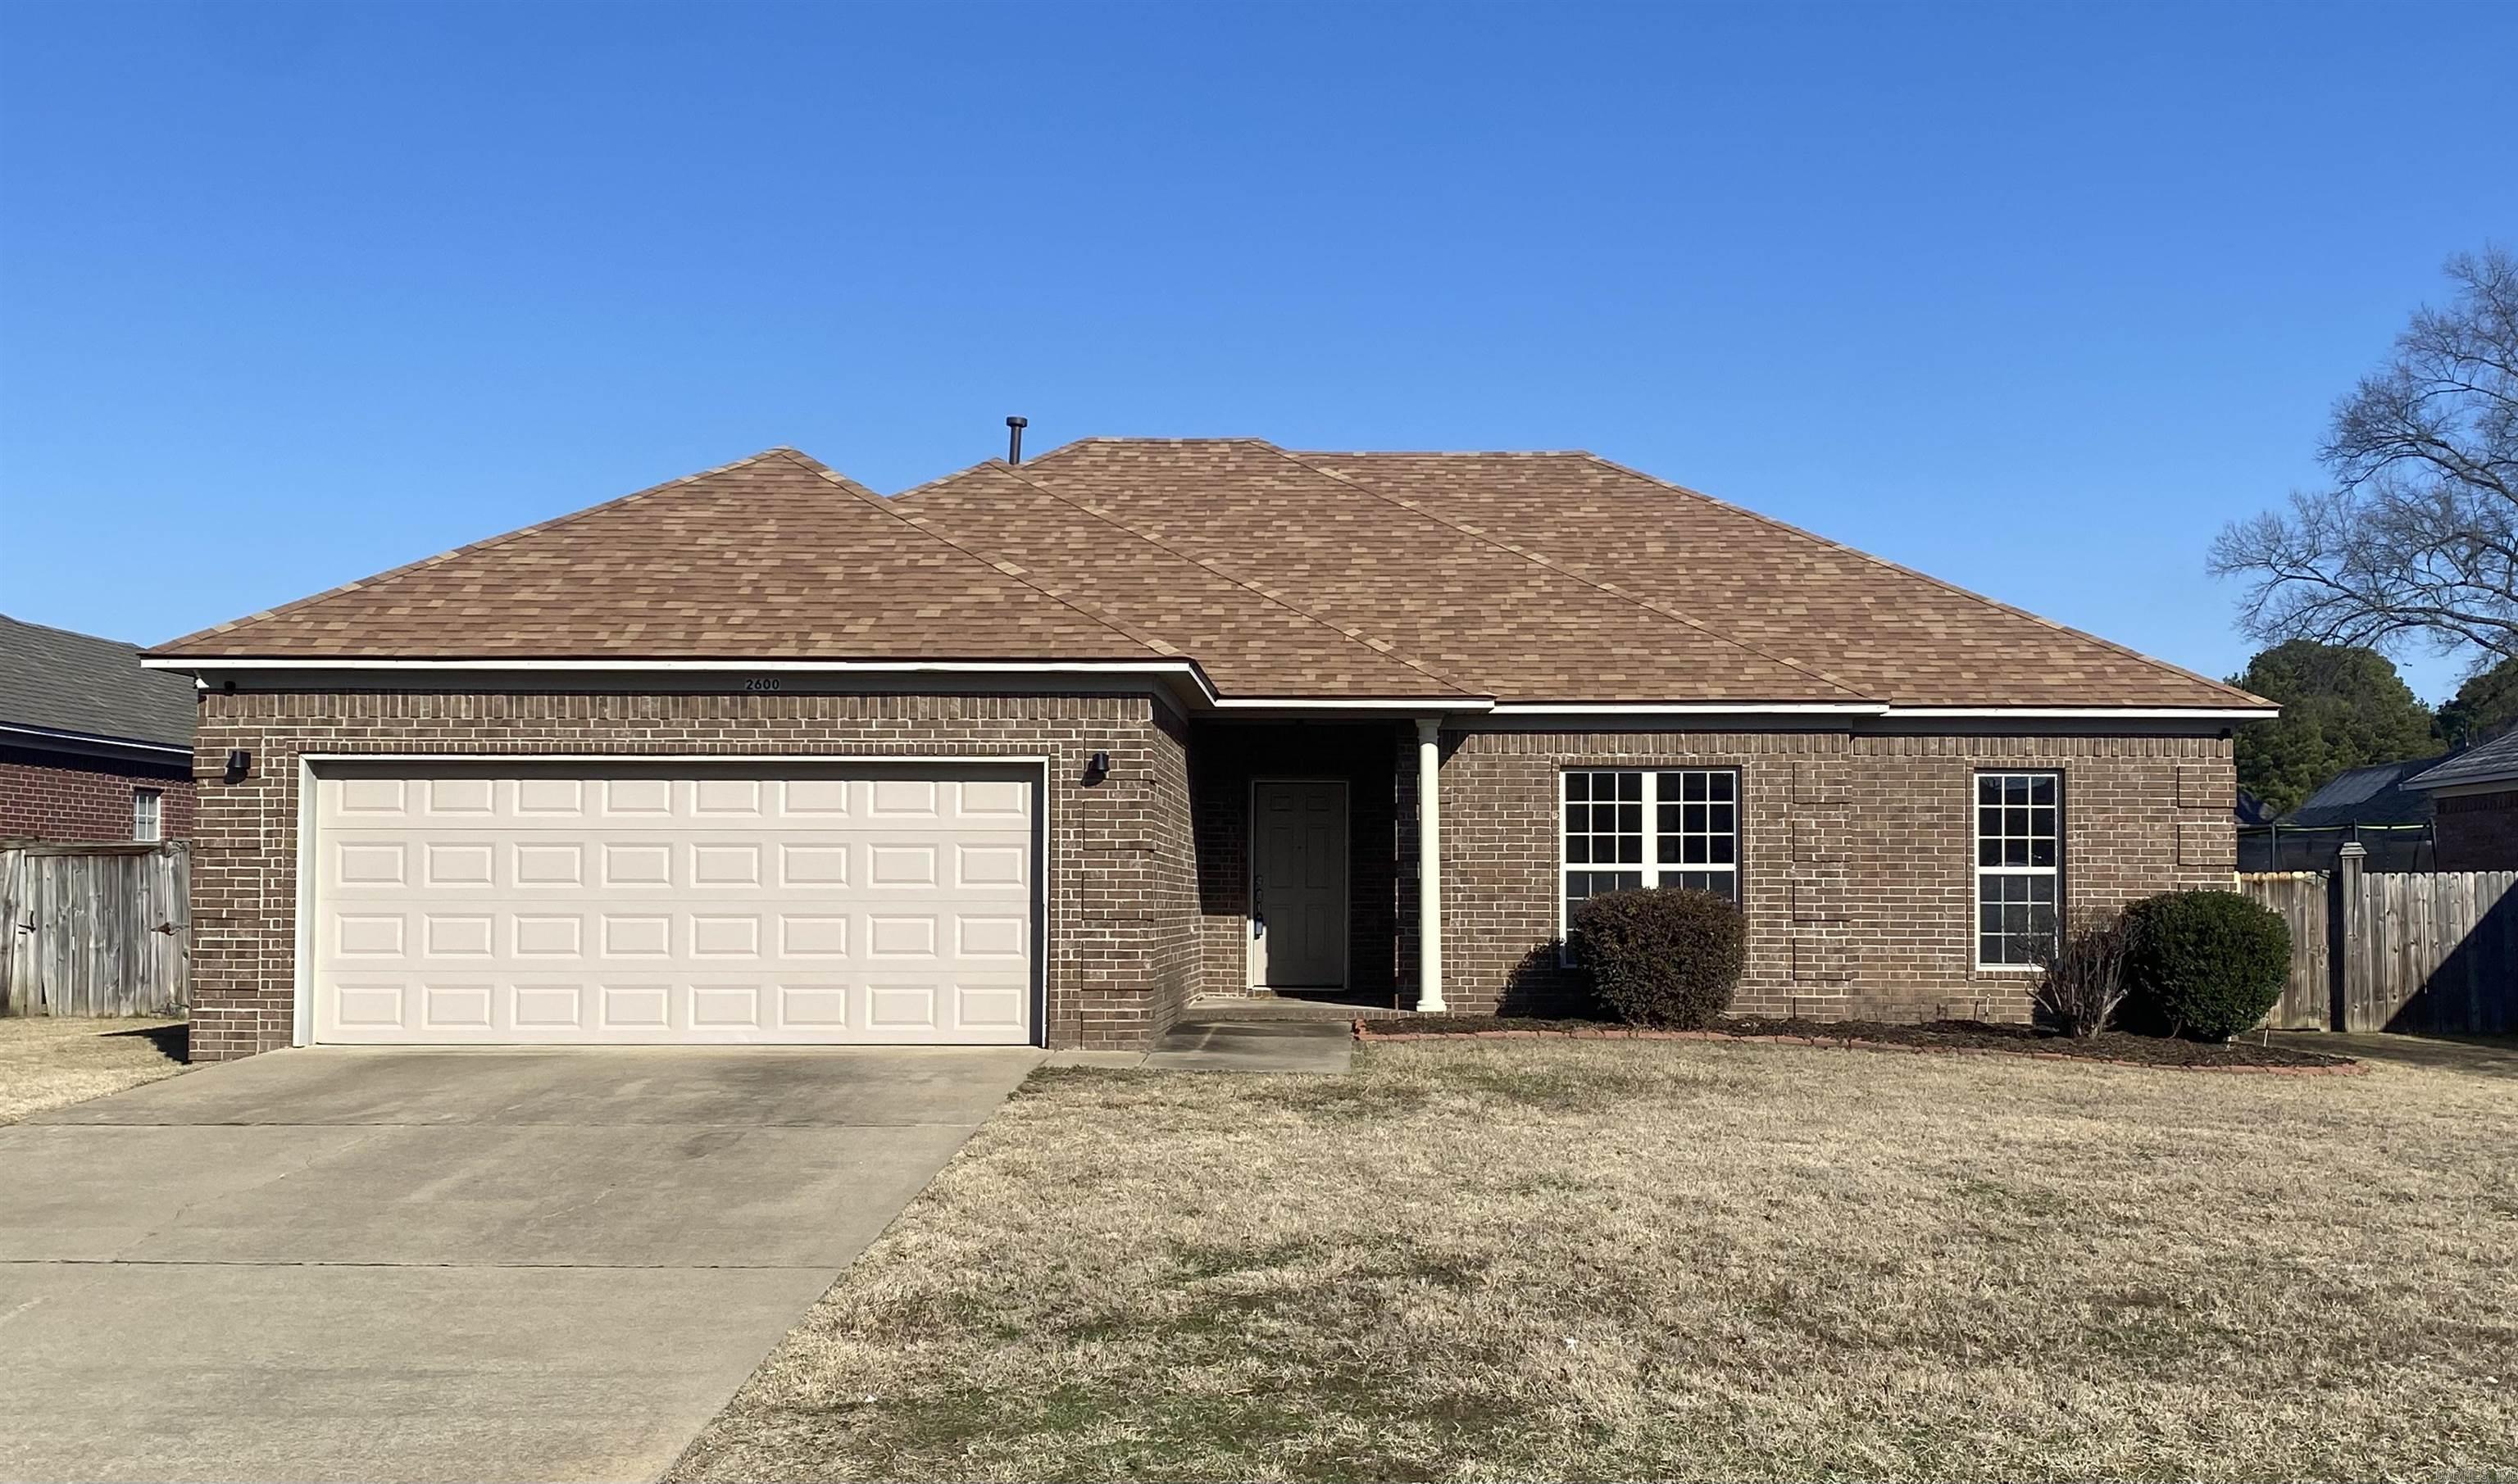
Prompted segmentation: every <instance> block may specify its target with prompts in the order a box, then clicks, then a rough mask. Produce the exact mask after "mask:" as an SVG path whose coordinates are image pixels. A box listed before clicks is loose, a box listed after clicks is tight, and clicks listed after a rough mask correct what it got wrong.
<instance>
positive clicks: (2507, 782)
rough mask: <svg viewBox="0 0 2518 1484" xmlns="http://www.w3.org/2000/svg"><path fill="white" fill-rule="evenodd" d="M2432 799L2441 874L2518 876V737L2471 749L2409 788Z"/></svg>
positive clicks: (2413, 781) (2504, 737)
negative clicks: (2489, 872) (2515, 873)
mask: <svg viewBox="0 0 2518 1484" xmlns="http://www.w3.org/2000/svg"><path fill="white" fill-rule="evenodd" d="M2405 786H2406V787H2408V788H2410V789H2416V790H2418V791H2420V792H2423V793H2427V794H2429V795H2430V799H2431V808H2432V816H2431V828H2432V832H2433V838H2434V839H2435V840H2436V842H2437V854H2438V864H2437V866H2436V868H2435V869H2439V870H2518V732H2508V733H2504V734H2503V735H2501V736H2500V737H2497V738H2496V739H2494V740H2493V741H2491V742H2485V743H2484V744H2482V745H2481V746H2479V747H2469V748H2467V749H2466V750H2465V751H2463V752H2459V753H2457V754H2456V755H2455V756H2453V757H2451V758H2449V759H2448V760H2447V761H2445V762H2443V763H2441V764H2440V765H2439V766H2438V767H2435V768H2432V769H2430V770H2428V771H2427V772H2424V773H2421V774H2418V775H2416V776H2415V777H2414V778H2412V779H2411V780H2410V781H2409V782H2408V783H2407V784H2406V785H2405Z"/></svg>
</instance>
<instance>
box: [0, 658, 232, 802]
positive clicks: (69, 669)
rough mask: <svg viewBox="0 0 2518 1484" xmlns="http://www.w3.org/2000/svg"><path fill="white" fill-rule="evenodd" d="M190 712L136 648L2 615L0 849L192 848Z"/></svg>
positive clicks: (178, 685) (175, 684) (181, 693)
mask: <svg viewBox="0 0 2518 1484" xmlns="http://www.w3.org/2000/svg"><path fill="white" fill-rule="evenodd" d="M195 709H196V708H195V703H194V690H193V682H192V681H191V680H189V679H187V678H186V677H184V676H182V675H175V674H168V673H166V672H164V671H160V670H151V669H144V668H143V667H142V666H141V663H140V651H139V650H138V649H137V648H135V647H134V646H131V645H128V644H118V643H116V642H114V641H113V640H111V639H99V638H96V637H95V636H93V635H89V634H74V633H71V632H70V631H69V630H67V629H58V628H47V627H46V626H44V625H43V624H40V623H22V622H20V621H19V620H17V619H15V618H11V617H8V616H6V615H0V839H38V840H70V841H85V840H156V839H167V840H181V839H188V838H190V837H191V835H192V832H193V720H194V716H195Z"/></svg>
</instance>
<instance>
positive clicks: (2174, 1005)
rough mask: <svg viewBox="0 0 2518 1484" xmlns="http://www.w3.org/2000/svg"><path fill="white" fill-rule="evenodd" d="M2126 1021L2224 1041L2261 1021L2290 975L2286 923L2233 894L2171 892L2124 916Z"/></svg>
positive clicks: (2171, 1033)
mask: <svg viewBox="0 0 2518 1484" xmlns="http://www.w3.org/2000/svg"><path fill="white" fill-rule="evenodd" d="M2125 924H2126V926H2127V927H2128V928H2130V929H2131V930H2132V933H2133V944H2132V948H2131V952H2130V957H2129V960H2128V962H2127V964H2126V969H2127V973H2126V979H2127V981H2128V982H2129V985H2130V987H2131V992H2132V997H2131V1000H2130V1002H2129V1009H2130V1010H2131V1012H2132V1015H2131V1018H2132V1019H2133V1020H2134V1022H2135V1023H2136V1024H2137V1025H2139V1026H2141V1027H2142V1028H2143V1029H2145V1030H2149V1031H2151V1032H2154V1033H2156V1034H2161V1035H2167V1036H2184V1037H2190V1038H2192V1039H2195V1040H2228V1039H2230V1038H2231V1037H2233V1036H2236V1035H2237V1034H2238V1033H2239V1032H2241V1031H2243V1030H2246V1029H2247V1028H2248V1027H2249V1026H2252V1025H2254V1024H2255V1023H2256V1022H2257V1021H2260V1020H2262V1019H2264V1018H2265V1012H2266V1011H2268V1010H2270V1009H2272V1008H2273V1007H2274V1002H2275V1001H2276V1000H2279V998H2281V992H2282V981H2283V980H2284V979H2286V978H2288V977H2289V974H2290V925H2289V924H2288V923H2285V922H2284V921H2282V919H2281V914H2280V913H2279V912H2275V911H2274V910H2273V909H2271V908H2269V907H2266V906H2264V905H2263V904H2262V903H2259V902H2250V901H2248V900H2247V899H2246V898H2244V897H2241V896H2239V895H2238V894H2237V893H2236V892H2227V891H2172V892H2163V893H2161V894H2160V895H2158V896H2156V897H2146V898H2144V899H2143V900H2141V901H2139V902H2136V903H2135V904H2134V905H2133V906H2132V907H2130V908H2128V909H2126V911H2125Z"/></svg>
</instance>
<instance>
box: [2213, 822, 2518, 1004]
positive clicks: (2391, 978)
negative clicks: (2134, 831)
mask: <svg viewBox="0 0 2518 1484" xmlns="http://www.w3.org/2000/svg"><path fill="white" fill-rule="evenodd" d="M2363 861H2364V858H2363V856H2362V855H2361V854H2360V852H2359V850H2358V848H2357V847H2353V846H2346V847H2344V850H2343V854H2342V856H2341V858H2340V860H2339V861H2338V862H2337V865H2336V869H2334V870H2332V871H2322V870H2295V871H2267V872H2262V873H2250V874H2241V875H2240V876H2239V877H2238V890H2239V891H2240V892H2242V893H2244V894H2245V895H2247V896H2250V897H2253V898H2254V899H2255V900H2257V901H2259V902H2262V903H2264V904H2265V905H2266V906H2267V907H2270V908H2272V909H2273V910H2274V911H2276V912H2279V913H2281V914H2282V918H2283V920H2284V921H2286V922H2288V923H2289V924H2290V942H2291V957H2290V982H2289V983H2288V984H2287V985H2285V986H2284V987H2283V990H2282V997H2281V1002H2280V1003H2279V1004H2277V1005H2275V1006H2274V1010H2273V1013H2272V1015H2271V1016H2270V1017H2268V1018H2269V1020H2270V1023H2271V1024H2272V1025H2273V1026H2274V1027H2275V1028H2276V1029H2277V1030H2307V1031H2325V1030H2334V1031H2439V1032H2451V1033H2464V1034H2482V1035H2501V1034H2506V1033H2508V1032H2510V1031H2512V1030H2518V871H2507V870H2425V871H2369V870H2365V869H2363Z"/></svg>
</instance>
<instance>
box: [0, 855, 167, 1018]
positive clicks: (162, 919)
mask: <svg viewBox="0 0 2518 1484" xmlns="http://www.w3.org/2000/svg"><path fill="white" fill-rule="evenodd" d="M192 875H193V872H192V856H191V853H190V851H189V850H187V848H186V847H185V846H184V844H183V843H182V842H181V841H176V840H168V841H164V842H161V843H156V844H134V845H57V844H46V843H38V842H30V841H22V840H19V841H11V842H8V843H6V844H0V1015H166V1014H173V1013H175V1012H178V1011H180V1010H182V1009H183V1008H184V1005H185V1001H186V999H187V996H188V994H189V991H190V983H191V977H192V975H191V961H192V936H193V935H192V921H193V913H192V907H191V901H192Z"/></svg>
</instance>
